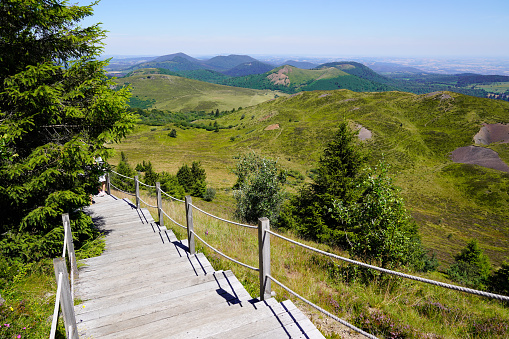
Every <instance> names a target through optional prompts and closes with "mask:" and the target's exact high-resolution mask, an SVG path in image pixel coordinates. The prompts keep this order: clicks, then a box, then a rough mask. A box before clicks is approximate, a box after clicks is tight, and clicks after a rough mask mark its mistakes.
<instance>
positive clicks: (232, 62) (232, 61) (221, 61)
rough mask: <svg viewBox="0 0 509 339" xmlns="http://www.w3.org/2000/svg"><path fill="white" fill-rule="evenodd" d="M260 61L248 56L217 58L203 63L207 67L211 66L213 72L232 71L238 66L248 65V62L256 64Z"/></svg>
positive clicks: (221, 56) (233, 55)
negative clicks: (255, 62)
mask: <svg viewBox="0 0 509 339" xmlns="http://www.w3.org/2000/svg"><path fill="white" fill-rule="evenodd" d="M254 61H258V60H256V59H254V58H252V57H250V56H248V55H235V54H232V55H228V56H223V55H220V56H216V57H213V58H212V59H209V60H207V61H204V62H203V63H204V64H205V65H207V66H209V67H210V68H209V69H212V70H223V71H226V70H229V69H232V68H234V67H236V66H238V65H241V64H244V63H248V62H254Z"/></svg>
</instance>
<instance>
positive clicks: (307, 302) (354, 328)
mask: <svg viewBox="0 0 509 339" xmlns="http://www.w3.org/2000/svg"><path fill="white" fill-rule="evenodd" d="M267 278H269V279H270V280H272V281H273V282H275V283H276V284H278V285H279V286H281V287H282V288H283V289H285V290H286V291H287V292H289V293H291V294H293V295H294V296H296V297H297V298H299V299H300V300H302V301H304V302H305V303H306V304H308V305H309V306H311V307H314V308H315V309H317V310H318V311H320V312H322V313H323V314H325V315H327V316H329V317H331V318H332V319H334V320H336V321H338V322H340V323H341V324H343V325H345V326H346V327H348V328H350V329H352V330H354V331H355V332H358V333H360V334H362V335H364V336H366V337H368V338H371V339H378V338H377V337H375V336H374V335H372V334H369V333H367V332H364V331H363V330H361V329H360V328H357V327H355V326H354V325H352V324H350V323H349V322H347V321H345V320H343V319H341V318H338V317H337V316H335V315H334V314H332V313H330V312H328V311H326V310H324V309H323V308H321V307H320V306H318V305H315V304H314V303H312V302H311V301H309V300H307V299H306V298H304V297H302V296H301V295H299V294H297V293H296V292H294V291H293V290H292V289H290V288H288V287H286V286H285V285H283V284H282V283H281V282H279V281H277V280H276V279H275V278H274V277H272V276H271V275H270V274H267Z"/></svg>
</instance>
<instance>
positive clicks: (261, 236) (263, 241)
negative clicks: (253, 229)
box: [258, 218, 271, 300]
mask: <svg viewBox="0 0 509 339" xmlns="http://www.w3.org/2000/svg"><path fill="white" fill-rule="evenodd" d="M269 229H270V223H269V219H267V218H259V219H258V255H259V256H258V258H259V260H258V264H259V266H258V267H259V269H260V271H259V274H260V300H267V299H269V298H270V297H271V289H270V283H271V281H270V279H269V278H268V277H267V275H270V233H267V232H266V231H268V230H269Z"/></svg>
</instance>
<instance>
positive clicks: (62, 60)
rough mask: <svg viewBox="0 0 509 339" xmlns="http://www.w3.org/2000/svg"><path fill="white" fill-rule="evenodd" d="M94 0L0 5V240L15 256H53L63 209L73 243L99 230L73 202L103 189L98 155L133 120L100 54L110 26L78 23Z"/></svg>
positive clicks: (19, 0) (20, 0)
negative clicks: (85, 3)
mask: <svg viewBox="0 0 509 339" xmlns="http://www.w3.org/2000/svg"><path fill="white" fill-rule="evenodd" d="M92 6H93V5H88V6H79V5H69V4H68V3H67V2H65V1H61V0H30V1H24V0H3V1H2V3H1V5H0V62H1V64H2V67H0V122H1V124H0V137H1V142H0V150H1V152H0V154H1V157H0V210H2V211H3V213H0V234H2V240H1V242H2V243H1V244H0V248H2V247H4V246H3V245H5V244H6V243H9V255H11V256H21V257H23V256H24V257H23V259H25V260H32V259H33V260H36V259H38V258H40V257H42V256H46V255H51V256H52V255H55V254H56V253H57V252H58V251H59V249H58V248H59V247H61V236H60V233H62V232H63V231H62V221H61V214H62V213H65V212H70V213H71V214H72V215H71V219H72V220H73V221H72V227H73V230H74V233H73V236H74V237H75V241H76V246H77V247H79V246H80V243H82V242H83V241H86V240H87V239H90V238H91V237H93V236H94V235H93V233H94V231H93V229H92V227H91V220H90V218H86V217H84V216H83V215H80V214H79V213H78V212H73V211H75V210H76V209H78V208H79V207H81V206H84V205H87V204H89V203H90V200H89V194H90V193H96V192H97V185H98V175H99V173H100V169H98V168H96V167H94V166H93V162H94V157H97V156H101V157H102V159H103V160H106V159H107V158H108V154H109V152H108V151H107V150H106V149H104V146H103V145H104V144H105V143H107V142H112V141H118V140H120V139H121V138H122V137H124V136H125V134H126V133H127V132H128V131H129V130H130V129H131V128H132V127H133V126H134V122H135V118H134V116H133V115H132V114H130V113H128V112H127V111H126V107H127V106H126V101H127V100H128V98H129V95H130V94H129V92H128V90H127V89H126V88H122V89H119V90H118V91H114V90H113V89H112V88H113V86H114V83H113V82H112V81H109V80H108V79H107V77H106V74H105V71H104V66H105V65H106V62H105V61H99V60H97V57H98V56H99V55H100V53H101V52H102V47H101V46H102V45H101V39H103V38H104V37H105V31H104V30H102V29H101V28H100V27H99V26H98V25H93V26H91V27H86V28H81V27H80V26H79V21H80V20H82V19H83V18H85V17H87V16H91V15H92V14H93V9H92ZM28 233H29V235H28ZM57 239H58V240H57ZM22 243H23V245H22ZM4 248H5V247H4ZM60 250H61V249H60ZM21 252H23V254H20V253H21ZM4 253H5V252H4Z"/></svg>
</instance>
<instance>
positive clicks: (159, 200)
mask: <svg viewBox="0 0 509 339" xmlns="http://www.w3.org/2000/svg"><path fill="white" fill-rule="evenodd" d="M156 193H157V214H158V216H159V226H160V227H161V226H164V214H163V199H162V197H161V183H160V182H156Z"/></svg>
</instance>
